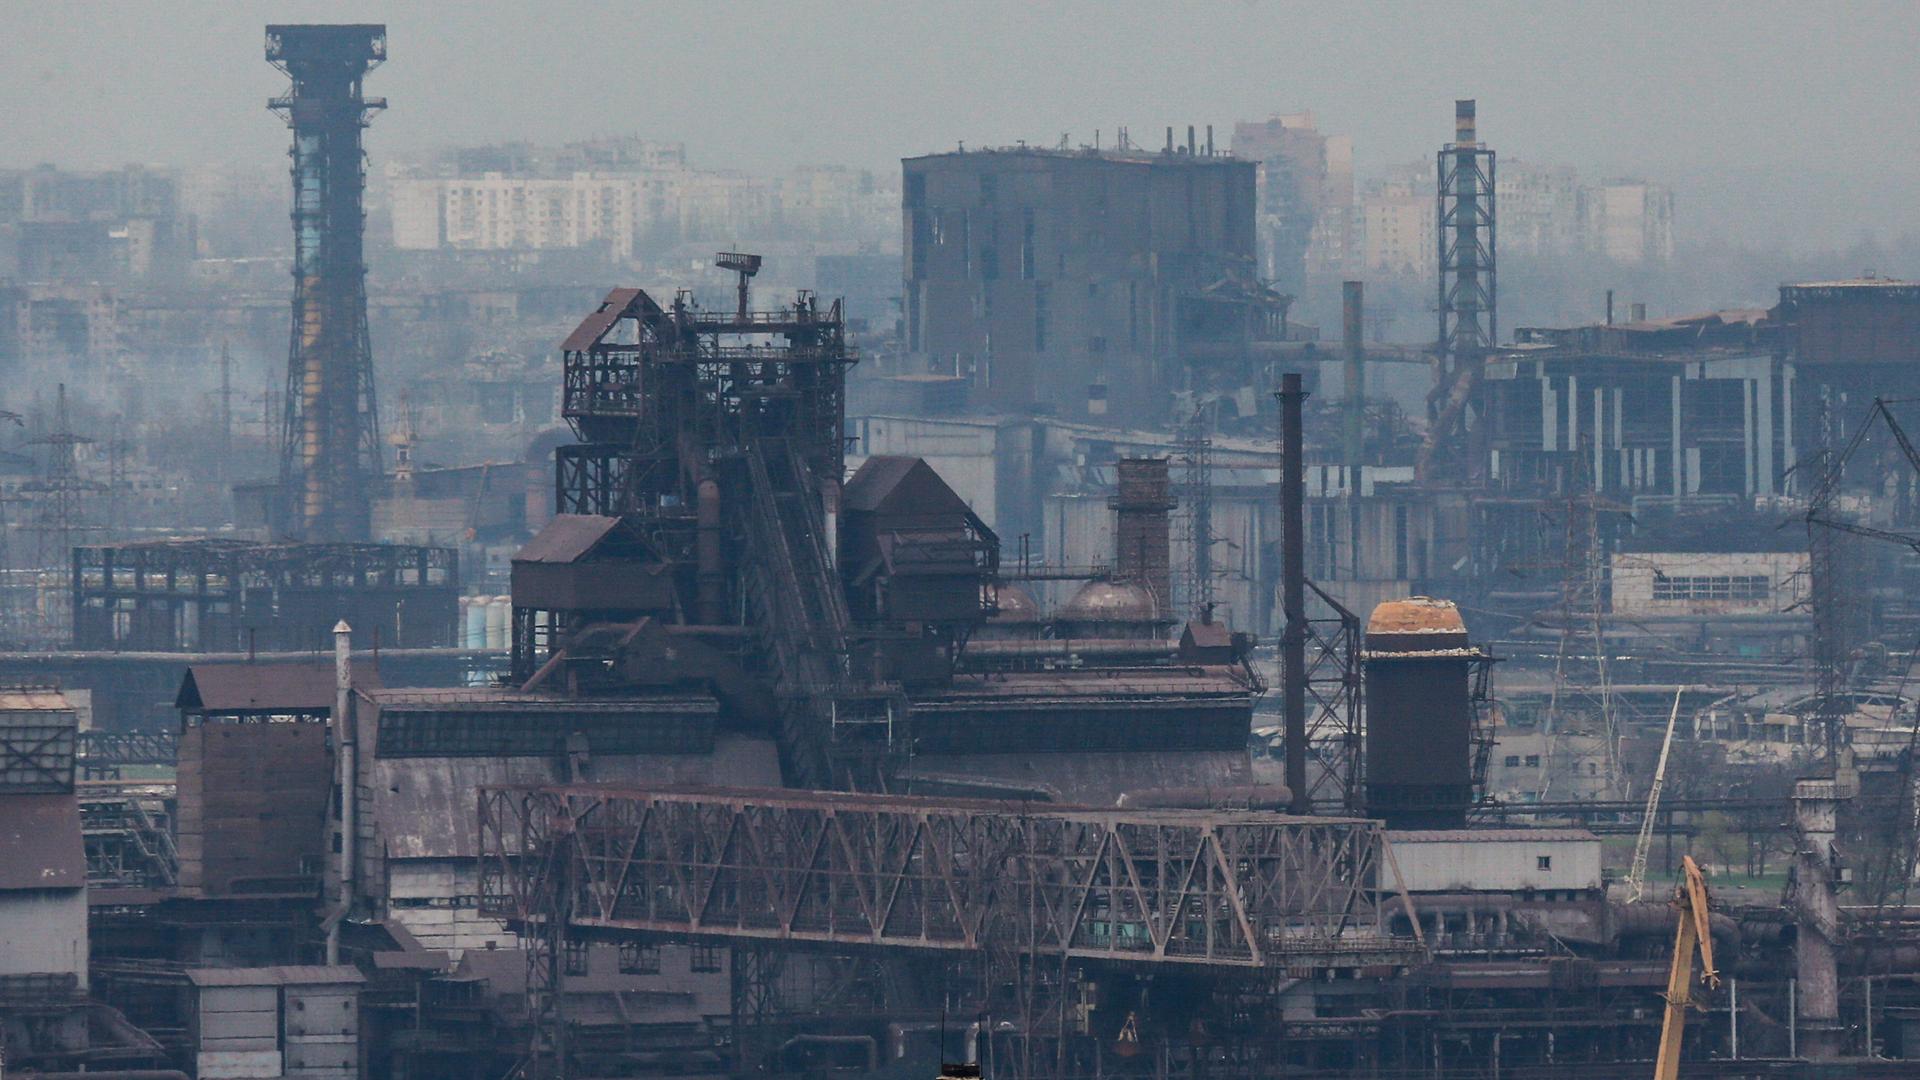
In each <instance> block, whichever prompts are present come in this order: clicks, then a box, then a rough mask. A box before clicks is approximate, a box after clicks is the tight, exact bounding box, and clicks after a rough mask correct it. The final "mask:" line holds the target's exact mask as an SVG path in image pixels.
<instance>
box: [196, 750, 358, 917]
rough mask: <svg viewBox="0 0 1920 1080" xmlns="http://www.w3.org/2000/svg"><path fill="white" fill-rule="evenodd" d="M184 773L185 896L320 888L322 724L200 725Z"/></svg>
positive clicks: (325, 789) (326, 781) (325, 756)
mask: <svg viewBox="0 0 1920 1080" xmlns="http://www.w3.org/2000/svg"><path fill="white" fill-rule="evenodd" d="M178 770H179V771H178V774H177V784H178V788H177V790H178V799H179V804H178V805H179V809H178V811H177V812H178V815H179V816H178V827H177V828H178V841H177V842H178V845H179V851H180V887H181V889H182V890H183V891H187V892H189V893H194V894H198V895H201V896H245V895H263V894H268V895H284V894H296V895H309V894H313V893H315V892H316V890H317V889H318V888H319V875H320V872H321V866H322V863H323V861H324V859H325V855H326V850H325V839H326V819H327V799H328V796H329V792H330V791H331V790H332V782H331V781H332V775H333V766H332V755H331V754H329V753H328V751H327V744H326V727H325V726H324V725H322V724H318V723H306V722H299V723H276V724H198V725H195V726H193V727H189V728H187V729H186V730H185V731H184V732H183V733H182V735H181V740H180V762H179V765H178Z"/></svg>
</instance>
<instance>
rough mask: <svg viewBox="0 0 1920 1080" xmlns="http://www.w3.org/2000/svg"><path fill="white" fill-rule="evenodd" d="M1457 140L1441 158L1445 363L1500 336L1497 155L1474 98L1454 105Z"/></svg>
mask: <svg viewBox="0 0 1920 1080" xmlns="http://www.w3.org/2000/svg"><path fill="white" fill-rule="evenodd" d="M1453 105H1454V114H1453V126H1454V139H1453V142H1451V143H1449V144H1448V145H1447V146H1445V147H1443V148H1441V150H1440V153H1439V157H1438V162H1437V164H1438V175H1439V224H1440V230H1439V232H1440V236H1439V242H1440V307H1439V312H1440V338H1439V341H1438V343H1437V344H1438V346H1439V350H1440V354H1441V357H1442V359H1443V361H1444V362H1446V363H1448V364H1451V365H1455V366H1457V365H1459V364H1460V363H1461V362H1462V361H1465V360H1469V359H1471V358H1473V357H1476V356H1479V355H1480V354H1482V353H1484V352H1486V351H1487V350H1488V349H1491V348H1492V347H1493V344H1494V341H1495V340H1496V339H1497V337H1498V334H1499V319H1498V314H1497V311H1496V309H1495V300H1496V298H1497V296H1498V290H1497V289H1496V287H1495V285H1496V283H1495V276H1494V251H1495V244H1494V239H1495V238H1494V207H1493V184H1494V157H1493V151H1491V150H1489V149H1487V148H1486V145H1485V144H1483V143H1480V142H1478V141H1476V136H1477V132H1476V130H1475V122H1474V104H1473V101H1472V99H1470V98H1468V99H1462V100H1460V101H1456V102H1454V103H1453Z"/></svg>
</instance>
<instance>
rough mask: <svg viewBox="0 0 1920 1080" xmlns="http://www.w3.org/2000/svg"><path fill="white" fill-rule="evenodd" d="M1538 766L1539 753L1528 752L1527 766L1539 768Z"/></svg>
mask: <svg viewBox="0 0 1920 1080" xmlns="http://www.w3.org/2000/svg"><path fill="white" fill-rule="evenodd" d="M1539 767H1540V755H1539V754H1528V755H1527V768H1529V769H1537V768H1539Z"/></svg>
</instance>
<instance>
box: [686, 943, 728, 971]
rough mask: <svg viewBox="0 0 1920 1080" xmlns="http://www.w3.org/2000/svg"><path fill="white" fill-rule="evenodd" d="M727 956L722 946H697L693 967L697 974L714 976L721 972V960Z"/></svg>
mask: <svg viewBox="0 0 1920 1080" xmlns="http://www.w3.org/2000/svg"><path fill="white" fill-rule="evenodd" d="M725 956H726V954H725V952H724V951H723V947H722V946H719V945H695V946H694V947H693V963H692V965H691V967H692V969H693V970H694V971H695V972H700V973H705V974H712V973H713V972H716V971H719V970H721V968H722V964H721V960H722V959H724V958H725Z"/></svg>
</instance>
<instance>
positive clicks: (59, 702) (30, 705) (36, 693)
mask: <svg viewBox="0 0 1920 1080" xmlns="http://www.w3.org/2000/svg"><path fill="white" fill-rule="evenodd" d="M72 710H73V703H72V702H70V701H68V700H67V695H66V694H64V693H61V692H60V690H59V689H57V688H55V687H51V686H4V687H0V712H71V711H72Z"/></svg>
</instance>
